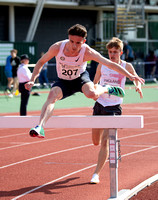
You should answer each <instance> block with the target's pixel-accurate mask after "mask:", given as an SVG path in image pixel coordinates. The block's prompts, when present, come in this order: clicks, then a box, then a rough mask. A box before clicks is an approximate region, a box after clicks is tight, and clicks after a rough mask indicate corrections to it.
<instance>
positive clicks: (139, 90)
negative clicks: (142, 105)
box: [126, 63, 143, 98]
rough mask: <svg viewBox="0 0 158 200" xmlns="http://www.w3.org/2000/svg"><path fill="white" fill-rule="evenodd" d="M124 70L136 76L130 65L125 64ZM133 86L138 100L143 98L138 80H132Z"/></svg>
mask: <svg viewBox="0 0 158 200" xmlns="http://www.w3.org/2000/svg"><path fill="white" fill-rule="evenodd" d="M126 70H127V71H128V72H129V73H131V74H133V75H134V76H138V75H137V73H136V71H135V69H134V67H133V65H132V64H131V63H126ZM133 84H134V85H135V90H136V92H138V93H139V95H140V98H143V92H142V88H141V83H140V82H139V81H138V80H134V81H133Z"/></svg>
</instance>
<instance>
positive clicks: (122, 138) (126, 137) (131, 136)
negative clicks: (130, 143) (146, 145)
mask: <svg viewBox="0 0 158 200" xmlns="http://www.w3.org/2000/svg"><path fill="white" fill-rule="evenodd" d="M153 133H158V131H151V132H147V133H141V134H137V135H130V136H125V137H121V138H119V139H120V140H124V139H128V138H133V137H139V136H144V135H149V134H153Z"/></svg>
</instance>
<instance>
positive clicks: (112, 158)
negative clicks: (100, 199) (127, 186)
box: [109, 129, 118, 199]
mask: <svg viewBox="0 0 158 200" xmlns="http://www.w3.org/2000/svg"><path fill="white" fill-rule="evenodd" d="M109 167H110V199H113V198H117V197H118V145H117V129H109Z"/></svg>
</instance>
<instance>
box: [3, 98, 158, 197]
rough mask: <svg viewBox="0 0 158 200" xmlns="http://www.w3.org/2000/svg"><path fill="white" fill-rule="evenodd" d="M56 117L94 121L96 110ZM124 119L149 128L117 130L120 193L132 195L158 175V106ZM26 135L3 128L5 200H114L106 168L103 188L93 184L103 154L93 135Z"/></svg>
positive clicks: (135, 108)
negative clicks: (138, 121) (91, 117)
mask: <svg viewBox="0 0 158 200" xmlns="http://www.w3.org/2000/svg"><path fill="white" fill-rule="evenodd" d="M30 114H32V115H37V114H39V112H38V113H37V112H33V113H31V112H29V115H30ZM54 114H55V115H60V114H61V115H64V114H70V115H73V114H74V115H76V114H83V115H86V114H87V115H91V114H92V108H75V109H65V110H56V111H55V112H54ZM123 114H127V115H136V114H138V115H144V121H145V127H144V128H143V129H120V130H118V137H119V139H120V140H121V154H122V161H121V162H119V168H118V173H119V191H120V190H121V189H132V188H134V187H135V186H137V185H138V184H140V183H141V182H143V181H144V180H146V179H148V178H150V177H151V176H154V175H155V174H157V173H158V168H157V166H158V153H157V152H158V102H156V103H143V104H126V105H123ZM30 128H31V127H30ZM28 131H29V130H28V129H2V128H0V158H1V162H0V188H1V189H0V190H1V192H0V199H1V200H10V199H23V200H43V199H45V200H49V199H50V200H81V199H83V200H106V199H108V198H109V197H110V182H109V165H108V163H106V165H105V167H104V169H103V170H102V172H101V175H100V180H101V182H100V183H99V184H97V185H91V184H89V181H90V179H91V176H92V174H93V171H94V169H95V166H96V161H97V156H98V152H99V148H100V147H99V146H98V147H96V146H93V145H92V141H91V130H90V129H46V138H45V139H38V138H31V137H29V136H28Z"/></svg>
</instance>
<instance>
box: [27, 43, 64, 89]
mask: <svg viewBox="0 0 158 200" xmlns="http://www.w3.org/2000/svg"><path fill="white" fill-rule="evenodd" d="M60 44H61V42H57V43H55V44H53V45H52V46H50V48H49V49H48V51H47V52H46V53H45V54H44V55H43V56H42V57H41V58H40V59H39V60H38V61H37V63H36V66H35V68H34V70H33V73H32V77H31V79H30V81H29V82H28V83H26V84H25V88H26V89H27V90H31V88H32V87H33V85H34V82H35V80H36V78H37V76H38V75H39V73H40V71H41V69H42V67H43V65H44V64H45V63H46V62H48V61H49V60H50V59H52V58H53V57H55V56H56V55H57V54H58V51H59V47H60Z"/></svg>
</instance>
